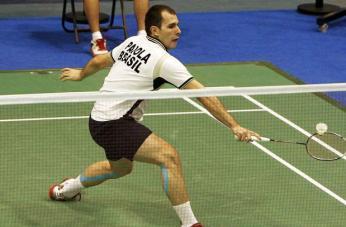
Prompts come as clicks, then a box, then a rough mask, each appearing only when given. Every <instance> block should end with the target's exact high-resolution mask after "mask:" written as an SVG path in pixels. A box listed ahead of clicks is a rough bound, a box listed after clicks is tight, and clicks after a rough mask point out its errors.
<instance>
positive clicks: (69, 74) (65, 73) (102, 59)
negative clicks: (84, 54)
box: [60, 53, 114, 81]
mask: <svg viewBox="0 0 346 227" xmlns="http://www.w3.org/2000/svg"><path fill="white" fill-rule="evenodd" d="M113 63H114V61H113V58H112V56H111V53H108V54H103V55H97V56H95V57H94V58H92V59H91V60H90V61H89V62H88V63H87V64H86V65H85V66H84V68H83V69H72V68H63V69H62V70H61V75H60V80H75V81H78V80H82V79H84V78H85V77H87V76H89V75H92V74H94V73H96V72H97V71H99V70H101V69H103V68H105V67H109V66H112V64H113Z"/></svg>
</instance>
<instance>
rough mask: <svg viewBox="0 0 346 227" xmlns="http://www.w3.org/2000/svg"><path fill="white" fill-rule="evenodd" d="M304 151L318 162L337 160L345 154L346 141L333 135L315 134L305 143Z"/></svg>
mask: <svg viewBox="0 0 346 227" xmlns="http://www.w3.org/2000/svg"><path fill="white" fill-rule="evenodd" d="M306 149H307V151H308V153H309V154H310V155H311V156H312V157H314V158H317V159H319V160H337V159H340V158H342V157H343V156H344V155H345V153H346V140H344V139H343V137H341V136H339V135H337V134H334V133H325V134H322V135H319V134H315V135H313V136H312V137H310V138H309V140H308V141H307V144H306Z"/></svg>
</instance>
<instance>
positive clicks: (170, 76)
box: [160, 56, 193, 88]
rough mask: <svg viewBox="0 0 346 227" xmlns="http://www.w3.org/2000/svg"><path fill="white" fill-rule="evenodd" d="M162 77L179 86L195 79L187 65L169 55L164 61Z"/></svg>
mask: <svg viewBox="0 0 346 227" xmlns="http://www.w3.org/2000/svg"><path fill="white" fill-rule="evenodd" d="M160 77H161V78H162V79H164V80H165V81H167V82H168V83H170V84H172V85H174V86H175V87H177V88H182V87H184V85H185V84H187V83H188V82H189V81H190V80H192V79H193V76H192V75H191V74H190V73H189V71H188V70H187V69H186V67H185V66H184V65H183V64H182V63H181V62H180V61H179V60H178V59H176V58H175V57H173V56H169V57H168V58H166V59H165V61H164V62H163V63H162V67H161V70H160Z"/></svg>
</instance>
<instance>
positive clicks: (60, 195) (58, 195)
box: [48, 178, 82, 201]
mask: <svg viewBox="0 0 346 227" xmlns="http://www.w3.org/2000/svg"><path fill="white" fill-rule="evenodd" d="M74 180H75V179H73V178H68V179H65V180H63V182H62V183H60V184H53V185H51V186H50V187H49V190H48V196H49V198H50V199H51V200H55V201H73V200H77V201H80V200H81V198H82V196H81V192H80V189H78V190H71V191H66V190H64V187H65V188H66V186H68V185H69V184H72V182H73V181H74Z"/></svg>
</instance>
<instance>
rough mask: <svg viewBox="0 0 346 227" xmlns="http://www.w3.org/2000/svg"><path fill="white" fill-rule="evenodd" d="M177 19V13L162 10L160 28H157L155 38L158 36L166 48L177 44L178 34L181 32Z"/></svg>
mask: <svg viewBox="0 0 346 227" xmlns="http://www.w3.org/2000/svg"><path fill="white" fill-rule="evenodd" d="M178 23H179V20H178V17H177V15H173V14H170V13H168V12H167V11H163V12H162V23H161V28H159V29H158V30H157V33H156V36H157V37H156V38H158V39H159V40H160V41H161V42H162V43H163V45H164V46H165V47H166V48H167V49H173V48H175V47H176V46H177V42H178V39H179V36H180V34H181V31H180V28H179V26H178Z"/></svg>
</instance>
